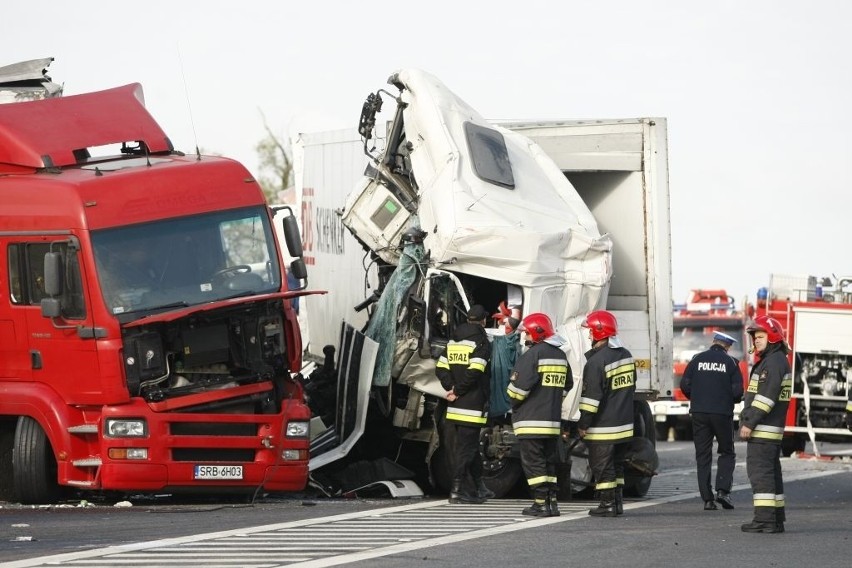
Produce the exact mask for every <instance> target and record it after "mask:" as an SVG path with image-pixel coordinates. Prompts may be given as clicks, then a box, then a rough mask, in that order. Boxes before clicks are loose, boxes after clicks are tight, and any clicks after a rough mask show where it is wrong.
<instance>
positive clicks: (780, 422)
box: [740, 343, 793, 444]
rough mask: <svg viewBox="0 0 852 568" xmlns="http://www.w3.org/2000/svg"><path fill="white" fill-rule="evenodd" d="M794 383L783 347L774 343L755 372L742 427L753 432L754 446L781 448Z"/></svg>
mask: <svg viewBox="0 0 852 568" xmlns="http://www.w3.org/2000/svg"><path fill="white" fill-rule="evenodd" d="M792 388H793V379H792V376H791V375H790V363H789V362H788V361H787V353H786V349H785V348H784V347H783V344H782V343H770V344H769V345H768V346H767V347H766V349H765V350H764V351H763V353H761V354H760V360H759V361H758V362H757V363H756V364H755V366H754V367H752V369H751V375H749V378H748V389H746V394H745V400H744V403H745V408H743V411H742V413H741V414H740V423H741V424H742V425H743V426H748V427H749V428H751V429H752V433H751V439H750V440H749V441H750V442H763V443H769V444H780V443H781V439H782V438H783V437H784V420H785V419H786V417H787V406H788V405H789V404H790V392H791V391H792Z"/></svg>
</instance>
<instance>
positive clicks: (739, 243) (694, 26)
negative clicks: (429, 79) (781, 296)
mask: <svg viewBox="0 0 852 568" xmlns="http://www.w3.org/2000/svg"><path fill="white" fill-rule="evenodd" d="M48 5H49V7H48V6H45V5H44V4H43V3H39V2H23V1H18V0H16V1H13V2H6V3H5V4H4V6H3V10H2V16H1V17H0V66H2V65H7V64H11V63H15V62H18V61H22V60H27V59H35V58H40V57H55V61H54V62H53V64H52V65H51V66H50V73H49V74H50V76H51V77H52V78H53V80H54V81H56V82H59V83H64V85H65V94H66V95H71V94H79V93H83V92H87V91H94V90H100V89H106V88H110V87H115V86H119V85H124V84H127V83H132V82H140V83H142V85H143V87H144V90H145V98H146V103H147V106H148V108H149V110H150V111H151V112H152V114H153V115H154V116H155V117H156V118H157V119H158V121H159V122H160V123H161V125H162V126H163V128H164V129H165V131H166V132H167V133H168V134H169V136H170V137H171V139H172V141H173V142H174V143H175V146H176V147H177V148H178V149H181V150H185V151H193V149H194V147H195V145H196V140H197V143H198V145H199V146H201V147H202V148H204V149H205V150H206V151H211V152H215V153H220V154H224V155H227V156H230V157H233V158H236V159H238V160H240V161H242V162H243V163H244V164H245V165H246V166H247V167H248V168H249V169H250V170H252V171H253V172H255V173H257V159H256V153H255V151H254V147H255V144H256V143H257V142H258V141H259V140H260V139H262V138H263V137H264V131H263V118H262V117H263V116H264V115H265V117H266V121H267V123H268V124H269V126H270V127H271V128H272V129H273V131H274V132H276V133H278V134H280V135H281V136H290V135H291V134H295V133H297V132H313V131H320V130H327V129H331V128H347V127H354V125H356V124H357V119H358V114H359V112H360V109H361V104H362V102H363V99H364V97H365V96H366V95H367V93H369V92H371V91H374V90H376V89H377V88H379V87H385V86H386V84H385V81H386V79H387V77H388V76H389V75H390V74H391V73H392V72H393V71H395V70H396V69H399V68H403V67H418V68H421V69H424V70H426V71H428V72H430V73H432V74H434V75H436V76H437V77H438V78H440V79H441V80H442V81H443V82H444V83H445V84H446V85H447V86H448V87H449V88H450V89H451V90H453V91H455V92H456V93H457V94H458V95H459V96H461V97H462V98H463V99H465V101H466V102H468V103H469V104H471V105H472V106H473V107H474V108H476V109H478V110H479V111H480V113H481V114H482V115H483V116H486V117H489V118H493V119H556V118H561V119H588V118H632V117H641V116H663V117H666V118H667V119H668V126H669V130H668V136H669V183H670V191H671V222H672V253H673V266H672V271H673V281H672V286H673V294H674V299H675V301H683V300H684V299H685V296H686V294H687V292H688V290H689V289H691V288H716V287H719V288H727V289H729V291H730V292H731V293H732V294H733V295H734V296H735V298H736V299H737V302H738V304H739V303H741V299H742V298H743V297H744V296H745V295H748V296H749V297H750V298H751V299H754V297H755V294H756V291H757V289H758V288H759V287H761V286H765V285H768V281H769V276H770V274H772V273H782V274H812V275H815V276H828V275H831V274H832V273H834V274H837V275H838V276H839V275H847V274H852V254H850V244H849V241H850V233H852V229H850V217H852V197H850V190H852V142H850V136H852V112H850V108H849V107H850V101H852V67H850V65H849V58H850V55H852V39H850V38H852V33H850V22H852V2H846V1H843V0H835V1H819V0H815V1H812V2H802V1H801V0H799V1H790V0H771V1H770V0H760V1H745V0H739V1H728V0H723V1H716V2H710V3H707V2H702V3H698V2H683V1H676V0H672V1H663V0H644V1H641V2H640V1H635V0H609V1H607V0H597V1H584V2H579V1H575V0H561V1H553V2H543V1H536V0H526V1H523V2H519V1H517V0H514V1H505V0H489V1H467V2H465V1H459V0H453V1H446V0H429V1H428V2H417V3H414V2H399V1H386V0H373V1H371V2H357V1H351V0H335V1H331V0H328V1H323V0H310V1H307V2H293V1H285V0H266V1H251V0H245V1H243V2H233V1H229V2H224V1H221V0H205V1H203V2H192V1H184V2H158V1H156V0H154V1H150V2H144V3H134V2H116V1H114V0H110V1H100V0H97V1H91V0H90V1H86V2H50V3H48ZM189 109H191V115H190V112H189ZM190 116H191V118H190Z"/></svg>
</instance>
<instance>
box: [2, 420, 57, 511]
mask: <svg viewBox="0 0 852 568" xmlns="http://www.w3.org/2000/svg"><path fill="white" fill-rule="evenodd" d="M57 478H58V477H57V468H56V458H55V457H54V455H53V449H52V448H51V447H50V441H49V440H48V439H47V435H46V434H45V433H44V430H42V429H41V426H39V424H38V422H36V421H35V420H33V419H32V418H30V417H29V416H21V417H20V418H18V426H17V428H16V430H15V441H14V443H13V446H12V484H13V487H14V488H13V491H14V495H15V497H16V499H17V500H18V501H19V502H21V503H24V504H37V503H55V502H56V501H57V500H58V499H59V496H60V488H59V483H58V481H57Z"/></svg>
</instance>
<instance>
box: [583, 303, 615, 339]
mask: <svg viewBox="0 0 852 568" xmlns="http://www.w3.org/2000/svg"><path fill="white" fill-rule="evenodd" d="M582 326H583V327H588V328H589V330H591V332H592V340H593V341H600V340H601V339H606V338H607V337H612V336H613V335H616V334H618V322H616V320H615V316H614V315H612V314H611V313H610V312H608V311H606V310H597V311H595V312H592V313H590V314H589V315H587V316H586V319H585V320H584V321H583V323H582Z"/></svg>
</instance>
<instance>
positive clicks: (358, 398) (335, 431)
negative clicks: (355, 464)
mask: <svg viewBox="0 0 852 568" xmlns="http://www.w3.org/2000/svg"><path fill="white" fill-rule="evenodd" d="M378 350H379V344H378V343H377V342H375V341H373V340H372V339H370V338H369V337H367V336H366V335H364V334H363V333H361V332H360V331H358V330H356V329H355V328H354V327H352V326H351V325H349V324H348V323H346V322H343V324H342V326H341V332H340V353H339V356H338V365H337V369H338V371H337V393H336V404H335V409H336V410H335V413H334V422H333V423H332V424H330V425H327V429H326V430H325V431H324V432H322V433H321V434H319V435H318V436H316V437H314V439H313V440H311V460H310V465H309V469H310V471H314V470H316V469H318V468H320V467H322V466H324V465H326V464H329V463H331V462H334V461H336V460H338V459H340V458H342V457H344V456H345V455H346V454H348V453H349V451H350V450H351V449H352V447H353V446H354V445H355V443H356V442H357V441H358V440H359V439H360V438H361V436H362V434H363V433H364V427H365V425H366V421H367V408H368V406H369V399H370V387H371V385H372V380H373V370H374V368H375V366H376V355H377V353H378Z"/></svg>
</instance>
